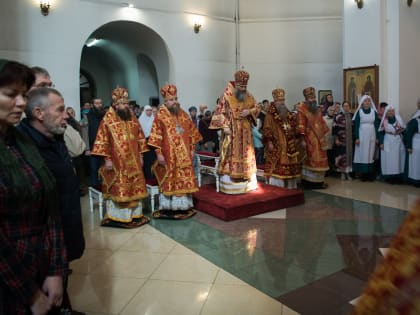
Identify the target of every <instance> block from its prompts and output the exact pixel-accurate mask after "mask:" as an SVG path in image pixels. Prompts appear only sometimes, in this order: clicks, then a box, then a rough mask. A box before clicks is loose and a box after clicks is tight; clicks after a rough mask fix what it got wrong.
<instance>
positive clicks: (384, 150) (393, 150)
mask: <svg viewBox="0 0 420 315" xmlns="http://www.w3.org/2000/svg"><path fill="white" fill-rule="evenodd" d="M405 127H406V126H405V123H404V121H403V120H402V118H401V116H400V115H399V114H398V112H397V111H396V109H395V107H394V106H392V105H388V106H387V107H386V108H385V111H384V115H383V116H382V120H381V123H380V125H379V129H378V131H379V143H380V145H379V147H380V148H381V172H382V176H383V178H384V179H385V180H386V181H387V182H389V183H391V184H395V183H397V182H399V181H401V180H402V174H403V173H404V162H405V147H404V143H403V138H402V137H403V132H404V130H405Z"/></svg>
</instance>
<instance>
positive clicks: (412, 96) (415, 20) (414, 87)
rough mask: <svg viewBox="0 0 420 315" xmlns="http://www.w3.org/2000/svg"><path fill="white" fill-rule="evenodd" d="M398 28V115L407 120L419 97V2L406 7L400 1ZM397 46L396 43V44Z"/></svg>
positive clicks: (414, 109)
mask: <svg viewBox="0 0 420 315" xmlns="http://www.w3.org/2000/svg"><path fill="white" fill-rule="evenodd" d="M399 12H400V18H399V20H400V28H399V35H400V40H399V57H400V58H399V70H400V75H399V78H400V80H399V84H398V85H397V86H398V87H399V92H400V93H399V106H400V114H401V115H402V116H403V118H405V119H409V118H410V117H411V114H413V113H414V112H415V111H416V105H417V98H419V97H420V53H419V52H420V36H419V30H420V2H419V1H413V4H412V6H411V7H407V4H406V2H405V1H400V10H399ZM397 45H398V43H397Z"/></svg>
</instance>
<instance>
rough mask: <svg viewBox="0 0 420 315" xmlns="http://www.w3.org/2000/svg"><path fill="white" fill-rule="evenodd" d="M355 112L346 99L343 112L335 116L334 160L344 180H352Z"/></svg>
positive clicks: (342, 108)
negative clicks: (351, 109)
mask: <svg viewBox="0 0 420 315" xmlns="http://www.w3.org/2000/svg"><path fill="white" fill-rule="evenodd" d="M352 118H353V114H352V113H351V112H350V104H349V102H347V101H344V102H343V104H342V107H341V112H340V113H339V114H338V115H337V116H335V118H334V127H333V136H334V149H333V150H334V161H335V167H336V170H337V172H339V173H341V179H342V180H351V179H352V178H351V176H350V172H351V171H352V161H353V127H352V126H353V120H352Z"/></svg>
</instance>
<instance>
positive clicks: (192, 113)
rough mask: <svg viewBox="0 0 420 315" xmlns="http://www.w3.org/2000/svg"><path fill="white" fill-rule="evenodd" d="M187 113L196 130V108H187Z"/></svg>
mask: <svg viewBox="0 0 420 315" xmlns="http://www.w3.org/2000/svg"><path fill="white" fill-rule="evenodd" d="M188 112H189V113H190V118H191V121H192V122H193V123H194V126H196V127H197V128H198V121H199V119H198V117H197V107H195V106H191V107H190V108H188Z"/></svg>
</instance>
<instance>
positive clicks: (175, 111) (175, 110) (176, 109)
mask: <svg viewBox="0 0 420 315" xmlns="http://www.w3.org/2000/svg"><path fill="white" fill-rule="evenodd" d="M168 110H169V112H170V113H171V114H174V115H178V112H179V103H176V104H174V105H173V106H172V107H171V108H169V107H168Z"/></svg>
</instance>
